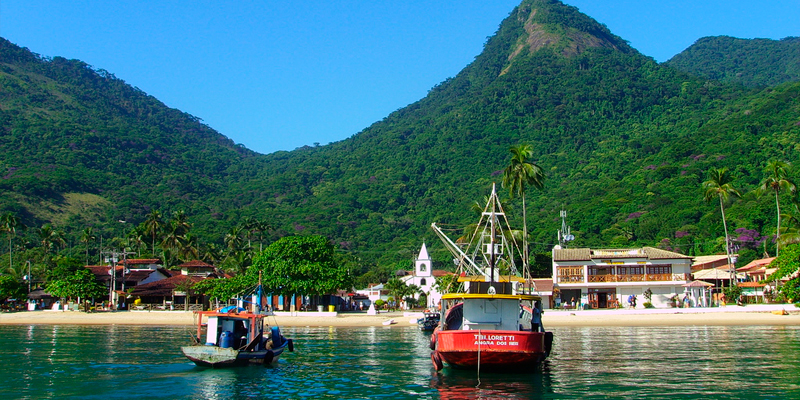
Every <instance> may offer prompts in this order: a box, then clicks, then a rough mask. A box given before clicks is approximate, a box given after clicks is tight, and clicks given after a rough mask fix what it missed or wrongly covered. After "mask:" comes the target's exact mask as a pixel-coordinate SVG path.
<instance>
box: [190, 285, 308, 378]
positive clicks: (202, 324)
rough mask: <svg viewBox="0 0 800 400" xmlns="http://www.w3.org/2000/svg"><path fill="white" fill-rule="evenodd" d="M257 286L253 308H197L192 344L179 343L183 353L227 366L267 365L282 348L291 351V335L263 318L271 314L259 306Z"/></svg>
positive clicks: (205, 362) (210, 364)
mask: <svg viewBox="0 0 800 400" xmlns="http://www.w3.org/2000/svg"><path fill="white" fill-rule="evenodd" d="M261 296H262V292H261V290H260V287H259V288H258V289H257V290H256V292H255V294H254V296H253V297H254V299H255V301H254V302H253V303H255V305H254V307H253V310H247V309H245V308H243V307H239V306H228V307H224V308H221V309H219V310H214V311H198V312H196V316H197V333H196V335H194V336H192V341H193V344H192V345H190V346H183V347H181V351H182V352H183V354H184V355H185V356H186V358H188V359H189V360H191V361H192V362H194V363H195V364H197V365H198V366H202V367H213V368H218V367H227V366H237V365H247V364H262V365H269V364H272V363H274V362H276V361H277V360H278V358H279V357H280V356H281V354H282V353H283V352H284V350H286V349H288V350H289V351H294V343H293V342H292V339H287V338H286V337H284V336H283V335H282V334H281V330H280V328H279V327H278V326H272V327H270V326H269V324H267V323H266V321H265V319H266V318H267V317H268V316H269V315H272V314H271V313H267V312H264V311H263V310H262V307H261Z"/></svg>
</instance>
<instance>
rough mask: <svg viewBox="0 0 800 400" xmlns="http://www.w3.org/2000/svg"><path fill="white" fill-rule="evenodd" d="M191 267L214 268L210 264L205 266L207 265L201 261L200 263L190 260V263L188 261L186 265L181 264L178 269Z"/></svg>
mask: <svg viewBox="0 0 800 400" xmlns="http://www.w3.org/2000/svg"><path fill="white" fill-rule="evenodd" d="M191 267H212V268H213V267H214V266H213V265H211V264H207V263H205V262H203V261H200V260H192V261H189V262H187V263H183V264H181V265H178V268H191Z"/></svg>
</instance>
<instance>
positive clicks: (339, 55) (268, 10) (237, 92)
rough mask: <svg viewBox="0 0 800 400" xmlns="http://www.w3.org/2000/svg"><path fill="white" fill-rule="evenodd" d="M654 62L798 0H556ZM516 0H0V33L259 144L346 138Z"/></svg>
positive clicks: (425, 82)
mask: <svg viewBox="0 0 800 400" xmlns="http://www.w3.org/2000/svg"><path fill="white" fill-rule="evenodd" d="M564 2H565V3H567V4H570V5H573V6H576V7H578V8H579V9H580V10H581V11H582V12H584V13H586V14H588V15H589V16H591V17H592V18H594V19H596V20H597V21H599V22H601V23H603V24H606V26H608V27H609V28H610V29H611V31H612V32H614V33H615V34H616V35H618V36H620V37H622V38H623V39H625V40H628V41H629V42H630V44H631V45H632V46H633V47H634V48H636V49H637V50H639V51H640V52H641V53H643V54H645V55H647V56H650V57H653V58H655V59H656V60H657V61H659V62H662V61H666V60H668V59H669V58H670V57H672V56H673V55H675V54H677V53H679V52H681V51H682V50H683V49H685V48H686V47H688V46H690V45H691V44H692V43H694V42H695V41H696V40H697V39H699V38H701V37H703V36H717V35H728V36H734V37H740V38H771V39H781V38H784V37H786V36H800V28H798V27H799V26H800V23H798V21H800V0H769V1H754V0H727V1H723V0H693V1H689V0H566V1H564ZM519 3H520V0H491V1H487V0H460V1H417V0H406V1H403V2H399V1H374V2H373V1H352V0H341V1H335V2H333V1H316V0H314V1H303V0H298V1H290V2H289V1H278V0H262V1H255V0H250V1H248V0H240V1H205V0H196V1H182V0H162V1H150V2H147V1H135V2H134V1H100V0H72V1H63V0H36V1H31V0H2V1H0V36H2V37H4V38H6V39H8V40H10V41H11V42H13V43H15V44H17V45H19V46H22V47H27V48H29V49H31V51H33V52H35V53H38V54H41V55H43V56H48V57H53V56H62V57H66V58H74V59H79V60H82V61H85V62H86V63H88V64H90V65H92V66H93V67H94V68H96V69H105V70H107V71H109V72H111V73H113V74H115V75H116V76H117V77H118V78H120V79H122V80H124V81H126V82H127V83H129V84H131V85H133V86H136V87H138V88H140V89H141V90H143V91H145V92H147V93H148V94H150V95H152V96H155V97H156V98H158V99H159V100H161V101H163V102H164V103H165V104H167V105H168V106H170V107H174V108H178V109H180V110H182V111H185V112H188V113H190V114H192V115H195V116H197V117H199V118H201V119H202V120H203V121H204V122H205V123H206V124H208V125H209V126H211V127H212V128H214V129H216V130H217V131H219V132H220V133H222V134H224V135H225V136H228V137H229V138H231V139H233V141H235V142H236V143H242V144H244V145H245V146H247V147H248V148H250V149H253V150H255V151H258V152H260V153H271V152H274V151H278V150H293V149H295V148H297V147H301V146H304V145H314V144H315V143H320V144H327V143H330V142H335V141H339V140H343V139H346V138H348V137H350V136H352V135H354V134H356V133H358V132H360V131H361V130H363V129H364V128H366V127H368V126H369V125H371V124H372V123H374V122H377V121H380V120H381V119H382V118H384V117H385V116H387V115H388V114H389V113H391V112H392V111H395V110H397V109H400V108H402V107H405V106H406V105H408V104H410V103H413V102H415V101H417V100H419V99H420V98H422V97H424V96H425V95H426V94H427V92H428V90H429V89H430V88H431V87H433V86H434V85H436V84H437V83H439V82H441V81H443V80H445V79H447V78H448V77H452V76H455V75H456V74H457V73H458V72H459V71H460V70H461V69H462V68H464V67H465V66H466V65H467V64H469V63H470V62H471V61H472V60H473V59H474V58H475V56H477V55H478V54H480V52H481V50H482V48H483V44H484V43H485V42H486V39H487V37H489V36H491V35H493V34H494V32H495V31H496V30H497V28H498V26H499V24H500V22H501V21H502V20H503V19H504V18H505V17H506V16H508V14H509V13H510V12H511V10H513V8H514V7H515V6H517V5H518V4H519Z"/></svg>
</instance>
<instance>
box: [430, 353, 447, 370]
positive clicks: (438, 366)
mask: <svg viewBox="0 0 800 400" xmlns="http://www.w3.org/2000/svg"><path fill="white" fill-rule="evenodd" d="M431 362H433V369H435V370H437V371H441V370H442V368H444V364H442V356H441V355H439V352H438V351H434V352H433V353H431Z"/></svg>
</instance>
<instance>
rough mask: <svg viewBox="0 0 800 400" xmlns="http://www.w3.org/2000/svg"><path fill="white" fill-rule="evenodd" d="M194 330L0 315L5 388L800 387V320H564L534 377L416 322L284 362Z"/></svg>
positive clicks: (487, 392)
mask: <svg viewBox="0 0 800 400" xmlns="http://www.w3.org/2000/svg"><path fill="white" fill-rule="evenodd" d="M188 329H189V328H185V327H167V328H158V327H130V326H46V325H32V326H0V360H2V361H3V362H2V363H0V373H2V376H6V377H13V379H3V380H0V393H3V394H4V395H6V397H7V398H81V399H87V398H88V399H93V398H96V399H101V398H102V399H106V398H108V397H109V396H111V395H113V396H115V397H127V398H167V397H168V398H191V399H195V398H196V399H238V398H252V397H269V398H320V397H321V398H344V399H356V398H390V399H393V400H394V399H406V398H408V399H411V398H414V399H416V398H430V399H436V398H443V399H491V398H498V397H502V398H592V397H594V398H606V397H611V398H629V397H648V398H653V397H655V398H658V397H661V398H675V397H685V398H697V397H701V396H703V397H710V398H747V397H775V398H800V383H798V382H800V380H798V379H797V377H798V376H800V327H745V326H742V327H735V326H734V327H730V326H729V327H702V326H699V327H641V328H637V327H623V328H607V327H604V328H558V329H553V331H554V333H555V342H554V349H553V353H552V355H551V357H550V359H548V360H547V362H546V363H545V364H543V365H542V368H541V369H540V370H538V371H535V372H532V373H525V374H509V373H495V374H492V373H481V374H480V376H479V375H478V373H477V371H463V370H453V369H450V368H445V369H444V370H442V371H440V372H438V373H437V372H435V371H434V370H433V368H432V366H431V361H430V349H429V348H428V343H429V339H430V335H428V334H424V333H421V332H419V331H418V330H417V329H415V328H401V327H396V326H394V327H371V328H284V329H283V330H284V331H285V333H286V335H287V336H288V337H292V338H293V339H294V341H295V352H293V353H289V352H285V353H284V354H283V356H282V357H281V359H280V360H279V362H278V363H277V365H274V366H269V367H262V366H250V367H242V368H231V369H218V370H215V369H203V368H198V367H195V366H194V364H192V363H191V362H189V361H188V360H186V359H185V358H184V357H183V356H182V355H181V353H180V349H179V347H180V346H181V345H183V344H185V343H187V342H188V337H189V334H190V332H189V330H188Z"/></svg>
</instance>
